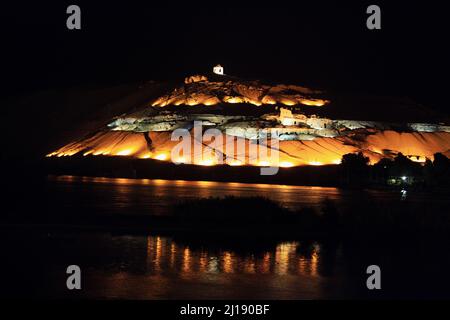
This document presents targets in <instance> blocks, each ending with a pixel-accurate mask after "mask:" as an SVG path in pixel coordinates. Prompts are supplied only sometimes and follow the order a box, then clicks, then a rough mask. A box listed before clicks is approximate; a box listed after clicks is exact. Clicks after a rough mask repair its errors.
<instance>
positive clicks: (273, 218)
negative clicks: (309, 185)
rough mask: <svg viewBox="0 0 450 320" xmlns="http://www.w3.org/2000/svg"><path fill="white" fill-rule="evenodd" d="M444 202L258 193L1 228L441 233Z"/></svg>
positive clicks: (314, 235)
mask: <svg viewBox="0 0 450 320" xmlns="http://www.w3.org/2000/svg"><path fill="white" fill-rule="evenodd" d="M449 212H450V203H448V202H445V203H436V202H434V201H433V199H429V200H428V201H424V202H423V203H420V204H417V202H410V201H408V200H401V199H398V200H389V201H384V202H380V201H375V200H370V199H366V200H364V201H358V200H356V201H355V202H354V203H351V204H349V205H346V206H339V205H338V204H337V203H335V202H334V201H331V200H328V199H327V200H325V201H323V202H322V205H321V207H320V209H319V210H316V209H313V208H310V207H307V206H305V207H303V208H300V209H298V210H295V211H294V210H290V209H287V208H285V207H283V206H282V205H281V204H280V203H278V202H276V201H272V200H269V199H267V198H263V197H233V196H228V197H224V198H197V199H194V200H189V201H184V202H179V203H177V204H176V205H175V206H174V207H173V209H172V211H171V214H170V215H167V216H154V215H142V214H141V215H136V214H135V215H133V214H123V215H122V214H116V215H108V214H95V212H79V213H78V214H73V215H64V216H60V215H58V214H57V213H47V215H42V216H35V215H29V216H26V217H25V216H23V217H10V218H12V219H5V218H3V219H2V222H1V223H0V228H1V227H8V228H14V227H16V228H33V229H35V228H42V229H44V230H46V231H47V230H48V231H50V230H60V229H63V230H77V231H100V230H101V231H110V232H117V233H153V234H158V235H162V236H180V237H183V236H185V237H188V238H189V237H193V238H203V239H205V240H206V239H216V240H221V239H222V240H224V239H231V238H234V239H248V238H252V239H253V240H258V239H272V240H302V239H310V240H320V239H324V238H332V239H343V238H351V239H356V238H357V239H367V238H373V237H375V238H379V237H382V238H398V237H401V238H417V237H435V236H438V237H441V236H442V237H445V238H447V237H448V236H449V231H450V214H449Z"/></svg>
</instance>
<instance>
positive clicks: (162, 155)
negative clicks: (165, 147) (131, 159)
mask: <svg viewBox="0 0 450 320" xmlns="http://www.w3.org/2000/svg"><path fill="white" fill-rule="evenodd" d="M154 159H156V160H160V161H164V160H167V154H165V153H160V154H157V155H156V156H155V157H154Z"/></svg>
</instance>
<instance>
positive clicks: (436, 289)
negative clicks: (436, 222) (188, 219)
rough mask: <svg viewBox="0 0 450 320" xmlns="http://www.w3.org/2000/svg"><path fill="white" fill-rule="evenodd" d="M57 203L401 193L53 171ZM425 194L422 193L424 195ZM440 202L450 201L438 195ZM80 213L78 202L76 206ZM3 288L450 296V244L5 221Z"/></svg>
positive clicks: (198, 295) (62, 208) (166, 294)
mask: <svg viewBox="0 0 450 320" xmlns="http://www.w3.org/2000/svg"><path fill="white" fill-rule="evenodd" d="M45 189H46V190H45V192H44V193H43V194H46V195H47V197H48V198H47V199H45V201H46V202H47V205H48V208H49V209H51V210H53V211H54V212H59V213H61V214H65V213H66V211H67V210H66V209H72V211H71V214H73V213H74V211H73V210H74V209H75V210H86V211H89V212H95V213H100V214H101V213H103V212H105V213H121V214H127V213H138V214H159V215H164V214H169V212H170V208H171V207H172V206H173V205H174V204H175V203H177V202H179V201H183V200H187V199H193V198H198V197H223V196H227V195H234V196H265V197H268V198H271V199H273V200H277V201H280V202H281V203H282V204H283V205H285V206H286V207H289V208H293V209H296V208H300V207H303V206H305V205H306V206H310V207H314V208H318V207H320V206H321V203H322V202H323V201H324V200H325V199H330V200H333V201H335V202H336V203H338V204H339V205H342V206H345V205H346V204H347V203H350V202H351V201H354V200H355V199H359V200H361V199H364V198H371V199H376V200H377V201H392V200H393V199H398V197H399V195H398V194H396V193H390V192H381V191H345V190H340V189H337V188H322V187H298V186H281V185H275V186H274V185H262V184H243V183H222V182H204V181H166V180H133V179H111V178H88V177H72V176H61V177H49V179H48V182H47V184H46V186H45ZM424 197H426V196H420V195H417V196H416V197H415V200H414V201H418V202H420V201H421V199H423V198H424ZM436 201H445V200H444V199H437V200H436ZM75 212H76V211H75ZM0 231H1V232H0V257H1V262H2V263H1V265H0V271H1V274H3V275H6V276H5V277H3V280H2V286H1V288H0V295H7V296H11V295H17V296H23V295H25V296H39V297H42V296H43V297H51V298H70V297H83V298H105V299H328V298H367V297H369V298H371V297H387V298H396V297H401V298H405V297H413V298H431V297H450V294H449V291H450V290H449V289H448V288H450V281H449V276H448V270H449V269H450V258H449V255H448V250H447V249H446V248H448V243H446V242H442V241H440V240H436V239H421V238H420V237H418V239H414V240H411V239H401V238H400V239H398V240H396V241H384V239H383V235H379V237H377V238H376V239H372V240H370V241H365V242H361V241H338V240H321V241H269V240H267V241H260V240H258V241H254V240H253V239H252V235H251V234H249V235H248V238H247V239H240V240H236V242H235V241H233V239H229V240H227V241H225V242H224V241H223V240H222V242H217V241H218V240H215V241H212V240H210V239H202V238H200V239H189V238H180V237H177V236H176V235H175V236H170V237H169V236H161V235H159V234H155V233H153V232H152V229H151V226H149V228H148V232H144V233H143V234H116V233H110V232H98V231H95V232H94V231H92V232H87V231H74V230H72V231H67V230H52V231H48V230H46V229H44V228H36V227H15V228H12V227H7V228H0ZM71 264H76V265H79V266H80V267H81V269H82V287H83V289H82V290H81V291H76V292H75V291H68V290H67V289H66V286H65V283H66V277H67V275H66V268H67V266H68V265H71ZM371 264H377V265H379V266H380V267H381V268H382V288H383V289H382V291H381V292H376V293H374V292H369V291H368V290H367V289H366V285H365V282H366V278H367V275H366V273H365V272H366V268H367V266H369V265H371Z"/></svg>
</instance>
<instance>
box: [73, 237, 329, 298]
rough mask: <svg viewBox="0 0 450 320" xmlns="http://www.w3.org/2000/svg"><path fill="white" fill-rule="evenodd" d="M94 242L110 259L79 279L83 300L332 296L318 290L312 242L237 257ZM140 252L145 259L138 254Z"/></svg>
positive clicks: (200, 249)
mask: <svg viewBox="0 0 450 320" xmlns="http://www.w3.org/2000/svg"><path fill="white" fill-rule="evenodd" d="M96 239H97V241H96V242H95V244H94V243H92V242H91V245H90V249H89V250H91V251H92V250H94V251H96V250H97V249H100V248H102V250H105V249H106V252H114V254H113V255H111V256H109V257H107V258H106V261H107V263H100V264H99V263H92V262H89V263H88V264H90V266H89V268H88V269H87V271H86V272H85V273H84V277H85V279H86V283H87V287H86V291H85V293H84V294H86V295H87V296H88V297H100V298H131V299H159V298H181V299H182V298H185V299H197V298H198V299H202V298H206V299H207V298H212V299H223V298H228V299H233V298H247V299H250V298H262V299H270V298H273V299H295V298H304V299H305V298H308V299H309V298H320V297H326V296H327V295H328V294H332V292H323V289H322V284H323V283H324V282H327V281H329V279H328V280H327V276H326V275H323V274H321V272H320V267H319V266H320V265H321V263H322V261H321V245H320V244H319V243H316V242H297V241H292V242H281V243H274V244H273V245H270V246H268V247H267V246H264V247H261V248H259V249H257V248H255V249H249V250H244V251H239V250H237V251H236V250H235V249H232V248H223V247H221V246H218V247H215V246H214V247H205V246H202V245H200V246H199V245H198V244H194V245H191V244H189V243H186V242H184V241H182V240H181V241H180V240H176V239H172V238H168V237H161V236H133V237H129V236H112V239H113V241H110V240H109V238H108V236H106V235H105V236H102V237H97V238H96ZM85 241H88V239H86V240H83V241H81V243H84V242H85ZM206 242H208V241H206ZM84 245H87V244H84ZM84 245H82V246H84ZM111 246H112V247H111ZM300 247H303V248H302V249H300ZM141 248H145V254H144V255H141V254H137V252H139V251H140V250H141ZM77 250H82V247H79V248H77ZM133 255H138V256H139V255H140V256H141V257H140V259H135V256H133ZM332 278H333V277H332Z"/></svg>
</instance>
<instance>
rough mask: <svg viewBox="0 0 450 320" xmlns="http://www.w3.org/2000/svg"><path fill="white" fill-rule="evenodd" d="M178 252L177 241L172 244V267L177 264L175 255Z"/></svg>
mask: <svg viewBox="0 0 450 320" xmlns="http://www.w3.org/2000/svg"><path fill="white" fill-rule="evenodd" d="M176 254H177V247H176V245H175V243H173V242H172V243H171V244H170V262H169V263H170V267H171V268H173V267H174V266H175V256H176Z"/></svg>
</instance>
